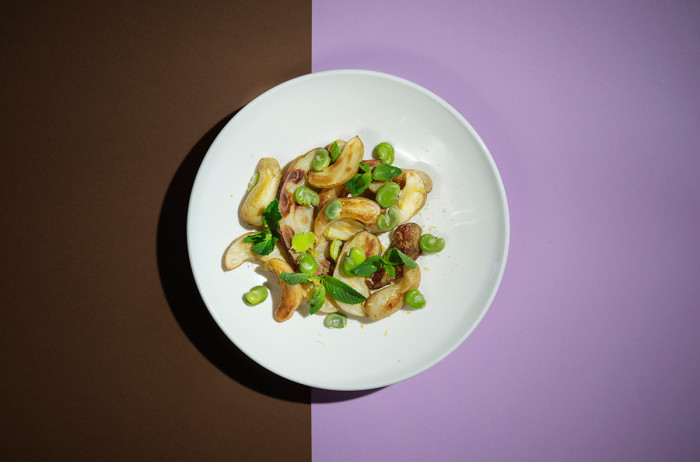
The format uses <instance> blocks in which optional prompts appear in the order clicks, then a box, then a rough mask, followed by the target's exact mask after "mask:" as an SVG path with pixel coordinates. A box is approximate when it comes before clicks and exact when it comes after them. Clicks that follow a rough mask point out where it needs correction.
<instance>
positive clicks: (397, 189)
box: [374, 181, 401, 209]
mask: <svg viewBox="0 0 700 462" xmlns="http://www.w3.org/2000/svg"><path fill="white" fill-rule="evenodd" d="M400 195H401V186H399V185H398V184H396V183H392V182H391V181H390V182H388V183H386V184H385V185H384V186H382V187H381V188H379V190H378V191H377V195H376V197H375V198H374V200H375V201H376V202H377V204H379V206H380V207H381V208H383V209H386V208H389V207H391V206H392V205H394V204H396V202H397V201H398V200H399V196H400Z"/></svg>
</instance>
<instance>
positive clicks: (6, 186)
mask: <svg viewBox="0 0 700 462" xmlns="http://www.w3.org/2000/svg"><path fill="white" fill-rule="evenodd" d="M0 18H1V19H0V21H1V22H2V27H1V28H0V30H1V31H2V32H1V34H2V40H0V47H1V48H0V49H1V50H2V51H1V55H0V56H1V59H2V67H3V70H2V76H1V77H0V78H1V80H0V97H1V106H0V107H2V138H1V140H2V148H3V149H4V155H3V157H2V160H3V165H2V169H1V171H2V174H1V175H2V176H1V178H0V180H1V181H0V187H1V188H2V195H1V197H2V236H3V240H2V241H3V242H2V261H3V272H2V314H3V319H2V323H0V326H1V327H0V329H1V333H0V339H1V340H0V341H1V342H2V350H1V351H2V379H1V385H0V397H1V400H0V404H1V406H2V408H1V409H0V415H1V416H2V417H1V419H2V429H1V431H0V435H1V436H0V439H1V449H0V451H1V453H2V455H3V459H4V460H66V459H71V460H107V459H112V460H144V459H150V460H161V459H166V458H167V459H168V460H289V461H293V460H310V459H311V436H310V430H311V414H310V405H309V399H310V397H309V394H310V393H309V390H308V388H306V387H302V386H299V385H296V384H293V383H290V382H288V381H285V380H283V379H280V378H277V377H276V376H274V375H272V374H270V373H268V372H267V371H265V370H263V369H261V368H260V367H259V366H257V365H255V364H254V363H252V362H251V361H250V360H248V359H247V358H246V357H245V356H244V355H242V354H241V353H240V352H239V351H238V350H237V349H236V348H235V347H234V346H233V345H232V344H231V343H230V342H229V341H228V339H226V338H225V337H224V336H223V334H221V332H220V331H219V330H218V329H217V328H216V327H215V325H214V323H213V321H212V320H211V318H210V317H209V316H208V313H207V311H206V308H205V307H204V305H203V304H202V301H201V299H200V298H199V296H198V293H197V291H196V288H195V286H194V283H193V281H192V276H191V272H190V269H189V265H188V261H187V253H186V248H185V228H184V226H185V220H186V207H187V200H188V196H189V188H190V187H191V184H192V181H193V179H194V175H195V174H196V171H197V167H198V165H199V163H200V161H201V159H202V157H203V156H204V154H205V153H206V149H207V147H208V146H209V144H210V143H211V141H212V140H213V138H214V137H215V136H216V134H217V133H218V131H219V130H220V129H221V128H222V127H223V125H224V123H225V122H226V121H227V120H228V119H229V118H230V116H231V115H232V114H233V113H234V112H235V111H237V110H238V109H239V108H241V107H242V106H244V105H245V104H246V103H248V102H249V101H250V100H251V99H252V98H254V97H255V96H257V95H258V94H259V93H261V92H262V91H264V90H266V89H268V88H270V87H272V86H274V85H276V84H278V83H280V82H283V81H285V80H288V79H290V78H292V77H295V76H298V75H301V74H305V73H308V72H310V71H311V3H310V1H302V0H296V1H293V2H280V3H279V4H278V5H271V4H267V3H263V2H251V3H250V4H247V3H245V2H221V3H216V2H208V3H206V4H202V5H197V4H195V3H192V4H189V3H185V2H172V1H168V2H166V1H163V2H148V3H147V4H144V3H143V2H105V3H104V4H94V5H93V4H89V3H87V2H85V4H83V5H79V4H67V3H65V2H56V3H49V2H46V3H45V4H43V3H26V2H25V3H22V5H21V6H18V5H12V6H5V7H4V9H3V14H2V15H1V16H0Z"/></svg>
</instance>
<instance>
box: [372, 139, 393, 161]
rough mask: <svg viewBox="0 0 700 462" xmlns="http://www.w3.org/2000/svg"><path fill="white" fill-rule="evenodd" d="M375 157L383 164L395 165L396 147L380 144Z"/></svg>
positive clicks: (375, 149) (384, 143) (375, 151)
mask: <svg viewBox="0 0 700 462" xmlns="http://www.w3.org/2000/svg"><path fill="white" fill-rule="evenodd" d="M374 155H375V156H376V158H377V159H379V161H380V162H381V163H382V164H389V165H391V164H393V163H394V147H393V146H392V145H391V144H389V143H387V142H386V141H385V142H383V143H379V144H378V145H377V147H376V148H374Z"/></svg>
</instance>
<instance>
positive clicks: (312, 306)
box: [309, 284, 326, 314]
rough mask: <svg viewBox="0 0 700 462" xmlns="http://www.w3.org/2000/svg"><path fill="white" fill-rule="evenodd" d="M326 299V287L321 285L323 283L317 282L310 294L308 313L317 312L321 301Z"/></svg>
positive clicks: (321, 304) (321, 303)
mask: <svg viewBox="0 0 700 462" xmlns="http://www.w3.org/2000/svg"><path fill="white" fill-rule="evenodd" d="M325 301H326V288H325V287H323V284H319V285H317V286H316V290H315V291H314V294H313V295H312V296H311V299H310V300H309V314H314V313H316V312H318V310H320V309H321V307H322V306H323V302H325Z"/></svg>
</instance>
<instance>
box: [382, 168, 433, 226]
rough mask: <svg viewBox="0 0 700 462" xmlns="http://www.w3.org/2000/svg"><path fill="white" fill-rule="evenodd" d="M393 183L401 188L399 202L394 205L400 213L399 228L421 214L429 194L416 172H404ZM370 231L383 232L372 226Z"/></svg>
mask: <svg viewBox="0 0 700 462" xmlns="http://www.w3.org/2000/svg"><path fill="white" fill-rule="evenodd" d="M392 181H394V182H395V183H398V184H399V186H401V194H400V195H399V200H398V201H397V202H396V204H394V205H393V207H395V208H396V209H397V210H398V212H399V221H398V223H397V224H396V226H398V225H402V224H404V223H406V222H408V220H410V219H411V218H413V216H414V215H415V214H417V213H418V212H420V209H422V208H423V206H424V205H425V200H426V199H427V197H428V192H427V191H426V190H425V183H423V180H422V179H421V176H420V175H419V174H417V173H415V172H409V171H403V172H402V173H401V175H399V176H397V177H396V178H394V179H393V180H392ZM369 229H370V231H372V232H373V233H375V234H379V233H382V232H383V231H380V230H379V229H378V228H377V226H376V225H372V226H370V228H369Z"/></svg>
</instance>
